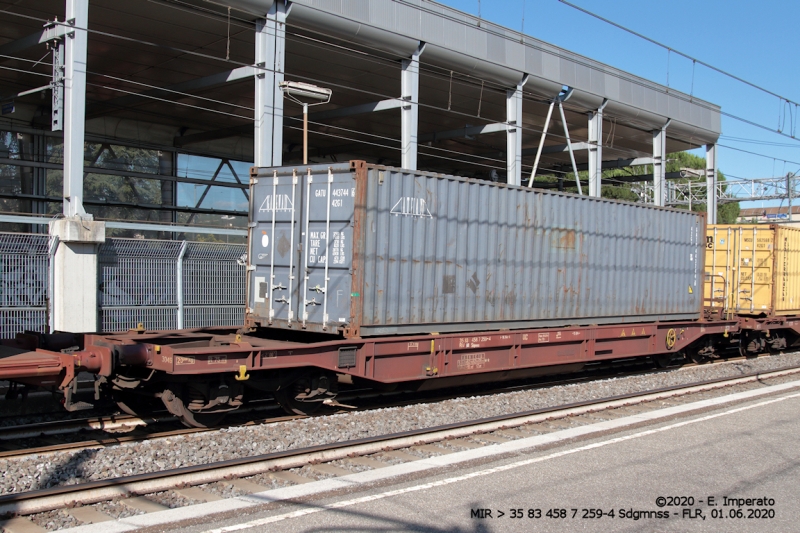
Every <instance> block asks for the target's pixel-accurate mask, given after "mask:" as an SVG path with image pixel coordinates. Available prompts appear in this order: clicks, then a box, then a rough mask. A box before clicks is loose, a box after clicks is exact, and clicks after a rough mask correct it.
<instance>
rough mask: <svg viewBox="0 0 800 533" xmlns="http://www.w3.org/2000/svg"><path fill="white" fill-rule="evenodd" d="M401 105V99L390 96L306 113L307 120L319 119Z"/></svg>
mask: <svg viewBox="0 0 800 533" xmlns="http://www.w3.org/2000/svg"><path fill="white" fill-rule="evenodd" d="M402 105H403V101H402V100H398V99H395V98H390V99H388V100H381V101H380V102H370V103H368V104H360V105H354V106H350V107H340V108H339V109H331V110H329V111H317V112H316V113H311V114H310V115H308V120H311V121H320V120H327V119H330V118H341V117H350V116H353V115H363V114H365V113H373V112H375V111H385V110H387V109H397V108H398V107H402ZM292 118H294V117H292ZM298 118H299V117H298Z"/></svg>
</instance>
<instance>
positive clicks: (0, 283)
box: [0, 233, 53, 338]
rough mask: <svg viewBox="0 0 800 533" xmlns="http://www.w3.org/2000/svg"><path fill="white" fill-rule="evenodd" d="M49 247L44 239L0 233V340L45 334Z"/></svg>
mask: <svg viewBox="0 0 800 533" xmlns="http://www.w3.org/2000/svg"><path fill="white" fill-rule="evenodd" d="M52 243H53V241H52V239H51V237H49V236H47V235H35V234H26V233H0V338H11V337H13V336H14V335H16V334H17V333H21V332H23V331H38V332H42V333H43V332H46V331H47V329H48V317H49V313H48V302H49V294H50V283H49V280H50V275H49V272H50V268H51V264H52V255H51V248H52V246H51V245H52Z"/></svg>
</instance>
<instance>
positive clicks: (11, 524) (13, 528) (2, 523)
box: [0, 517, 47, 533]
mask: <svg viewBox="0 0 800 533" xmlns="http://www.w3.org/2000/svg"><path fill="white" fill-rule="evenodd" d="M0 527H1V528H3V531H5V532H6V533H47V530H46V529H45V528H43V527H40V526H37V525H36V524H34V523H33V522H31V521H30V520H28V519H27V518H21V517H18V518H9V519H7V520H0Z"/></svg>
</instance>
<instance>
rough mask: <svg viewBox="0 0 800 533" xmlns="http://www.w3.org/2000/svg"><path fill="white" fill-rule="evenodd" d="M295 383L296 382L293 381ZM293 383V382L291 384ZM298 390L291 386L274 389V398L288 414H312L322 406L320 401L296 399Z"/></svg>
mask: <svg viewBox="0 0 800 533" xmlns="http://www.w3.org/2000/svg"><path fill="white" fill-rule="evenodd" d="M295 383H297V382H295ZM293 385H294V384H293ZM297 395H298V392H296V389H295V388H294V387H293V386H289V387H288V388H282V389H279V390H276V391H275V400H277V402H278V405H280V406H281V407H282V408H283V410H284V411H286V412H287V413H288V414H290V415H306V416H309V415H312V414H314V413H315V412H317V411H318V410H319V408H320V407H322V401H318V402H303V401H300V400H298V399H297Z"/></svg>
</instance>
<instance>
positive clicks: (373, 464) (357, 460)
mask: <svg viewBox="0 0 800 533" xmlns="http://www.w3.org/2000/svg"><path fill="white" fill-rule="evenodd" d="M347 461H348V462H350V463H353V464H357V465H361V466H368V467H369V468H372V469H373V470H375V469H378V468H384V467H387V466H391V465H390V464H389V463H384V462H383V461H378V460H377V459H370V458H369V457H348V458H347Z"/></svg>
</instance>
